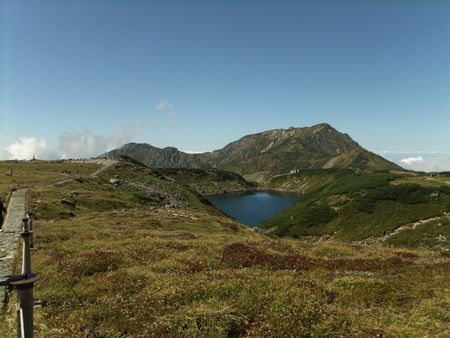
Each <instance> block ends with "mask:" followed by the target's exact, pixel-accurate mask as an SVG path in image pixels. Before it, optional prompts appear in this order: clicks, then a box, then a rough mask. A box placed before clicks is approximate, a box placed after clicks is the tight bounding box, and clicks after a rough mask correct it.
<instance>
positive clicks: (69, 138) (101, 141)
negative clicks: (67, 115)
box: [0, 127, 141, 160]
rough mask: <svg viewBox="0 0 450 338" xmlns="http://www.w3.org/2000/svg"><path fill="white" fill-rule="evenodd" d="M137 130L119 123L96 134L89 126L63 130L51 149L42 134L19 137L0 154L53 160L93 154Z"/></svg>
mask: <svg viewBox="0 0 450 338" xmlns="http://www.w3.org/2000/svg"><path fill="white" fill-rule="evenodd" d="M140 130H141V129H140V128H133V127H121V128H116V129H114V130H113V131H112V132H111V133H110V134H109V135H108V136H102V135H100V134H96V133H94V132H93V131H92V130H90V129H84V130H82V131H81V132H64V133H63V134H62V135H61V136H60V137H59V140H58V141H59V144H58V146H57V147H56V149H55V150H53V149H49V147H48V143H47V141H46V140H45V139H44V138H35V137H22V138H20V139H19V140H18V141H16V142H14V143H11V144H10V145H8V146H7V147H6V148H4V149H3V150H0V158H1V159H8V160H14V159H17V160H29V159H31V158H33V156H35V157H36V158H37V159H45V160H53V159H60V158H86V157H96V156H98V155H100V154H102V153H104V152H106V151H109V150H112V149H114V148H117V147H120V146H122V145H123V144H125V143H127V142H130V140H131V139H132V137H133V136H134V135H136V134H137V133H139V132H140Z"/></svg>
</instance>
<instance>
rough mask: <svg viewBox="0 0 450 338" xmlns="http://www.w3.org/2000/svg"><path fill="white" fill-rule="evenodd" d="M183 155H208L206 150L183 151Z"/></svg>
mask: <svg viewBox="0 0 450 338" xmlns="http://www.w3.org/2000/svg"><path fill="white" fill-rule="evenodd" d="M182 152H183V153H186V154H203V153H206V152H207V151H206V150H182Z"/></svg>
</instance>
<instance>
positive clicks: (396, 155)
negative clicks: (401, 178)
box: [380, 151, 450, 172]
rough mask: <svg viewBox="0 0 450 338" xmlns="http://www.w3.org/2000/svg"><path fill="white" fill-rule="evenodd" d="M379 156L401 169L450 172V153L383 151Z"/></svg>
mask: <svg viewBox="0 0 450 338" xmlns="http://www.w3.org/2000/svg"><path fill="white" fill-rule="evenodd" d="M380 155H382V156H384V157H385V158H387V159H388V160H390V161H393V162H395V163H397V164H398V165H400V166H401V167H403V168H405V169H408V170H415V171H426V172H432V171H450V153H448V152H447V153H446V152H442V151H416V152H400V151H383V152H380Z"/></svg>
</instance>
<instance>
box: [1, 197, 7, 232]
mask: <svg viewBox="0 0 450 338" xmlns="http://www.w3.org/2000/svg"><path fill="white" fill-rule="evenodd" d="M3 213H5V214H6V208H5V206H4V204H3V201H2V200H1V199H0V231H3Z"/></svg>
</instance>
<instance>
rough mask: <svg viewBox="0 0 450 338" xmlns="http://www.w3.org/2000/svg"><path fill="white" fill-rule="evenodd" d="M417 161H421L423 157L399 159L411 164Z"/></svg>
mask: <svg viewBox="0 0 450 338" xmlns="http://www.w3.org/2000/svg"><path fill="white" fill-rule="evenodd" d="M417 162H423V157H422V156H417V157H408V158H404V159H402V160H400V163H403V164H406V165H412V164H414V163H417Z"/></svg>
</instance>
